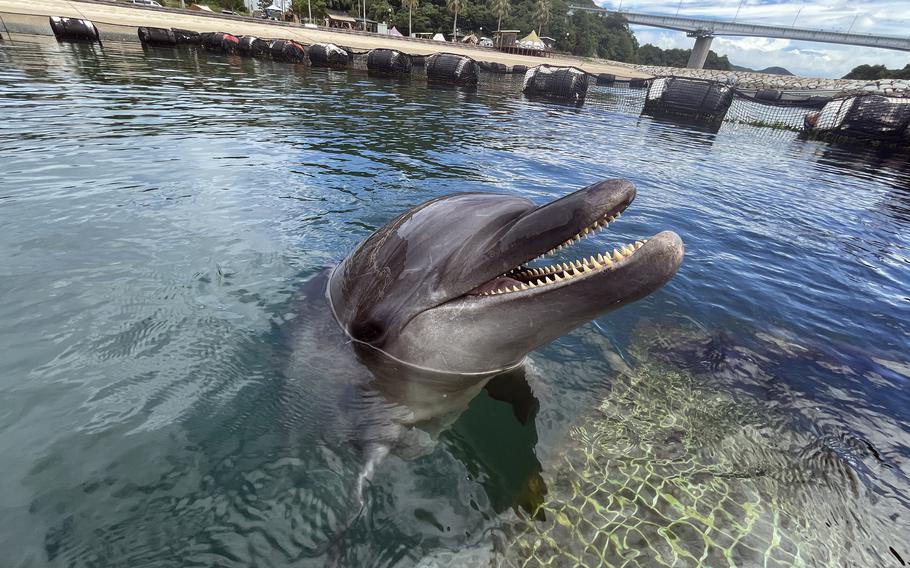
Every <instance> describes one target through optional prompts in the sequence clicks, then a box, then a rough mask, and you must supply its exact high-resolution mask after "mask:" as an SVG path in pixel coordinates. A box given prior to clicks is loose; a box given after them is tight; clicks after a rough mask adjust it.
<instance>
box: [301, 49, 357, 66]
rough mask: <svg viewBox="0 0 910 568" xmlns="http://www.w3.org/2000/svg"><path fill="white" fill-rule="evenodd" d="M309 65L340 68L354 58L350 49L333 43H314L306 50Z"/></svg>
mask: <svg viewBox="0 0 910 568" xmlns="http://www.w3.org/2000/svg"><path fill="white" fill-rule="evenodd" d="M307 55H309V57H310V65H312V66H313V67H332V68H335V69H342V68H344V67H347V66H348V64H349V63H350V62H351V61H352V60H353V59H354V57H353V55H352V54H351V52H350V51H348V50H346V49H344V48H341V47H338V46H337V45H335V44H334V43H314V44H313V45H311V46H310V48H309V49H308V50H307Z"/></svg>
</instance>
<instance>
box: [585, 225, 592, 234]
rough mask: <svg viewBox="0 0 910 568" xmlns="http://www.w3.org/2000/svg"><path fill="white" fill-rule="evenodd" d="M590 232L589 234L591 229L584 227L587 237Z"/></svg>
mask: <svg viewBox="0 0 910 568" xmlns="http://www.w3.org/2000/svg"><path fill="white" fill-rule="evenodd" d="M590 232H591V227H585V234H586V235H587V234H588V233H590Z"/></svg>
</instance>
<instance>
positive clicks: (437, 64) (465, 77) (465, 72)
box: [427, 53, 477, 86]
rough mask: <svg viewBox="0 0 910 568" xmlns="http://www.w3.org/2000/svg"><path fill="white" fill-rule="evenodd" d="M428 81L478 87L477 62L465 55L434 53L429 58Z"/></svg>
mask: <svg viewBox="0 0 910 568" xmlns="http://www.w3.org/2000/svg"><path fill="white" fill-rule="evenodd" d="M427 81H429V82H432V83H451V84H454V85H461V86H475V85H477V62H476V61H474V60H473V59H471V58H470V57H466V56H464V55H456V54H454V53H434V54H433V55H431V56H429V57H427Z"/></svg>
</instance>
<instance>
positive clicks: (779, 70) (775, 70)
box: [733, 65, 793, 75]
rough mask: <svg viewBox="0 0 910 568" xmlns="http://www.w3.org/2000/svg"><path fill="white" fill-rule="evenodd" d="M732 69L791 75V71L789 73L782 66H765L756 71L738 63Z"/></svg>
mask: <svg viewBox="0 0 910 568" xmlns="http://www.w3.org/2000/svg"><path fill="white" fill-rule="evenodd" d="M733 70H734V71H750V72H752V73H767V74H768V75H793V73H790V72H789V71H787V70H786V69H784V68H783V67H766V68H764V69H761V70H759V71H756V70H755V69H749V68H748V67H740V66H739V65H734V66H733Z"/></svg>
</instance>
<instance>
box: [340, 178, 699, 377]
mask: <svg viewBox="0 0 910 568" xmlns="http://www.w3.org/2000/svg"><path fill="white" fill-rule="evenodd" d="M634 198H635V187H634V185H632V183H630V182H628V181H625V180H606V181H601V182H598V183H595V184H593V185H589V186H588V187H585V188H583V189H580V190H578V191H576V192H574V193H571V194H569V195H567V196H565V197H562V198H561V199H558V200H556V201H553V202H552V203H548V204H546V205H543V206H540V207H538V206H536V205H535V204H534V203H533V202H531V201H530V200H527V199H524V198H521V197H515V196H509V195H498V194H492V193H462V194H454V195H446V196H443V197H439V198H437V199H433V200H431V201H429V202H427V203H424V204H422V205H419V206H417V207H415V208H414V209H411V210H410V211H408V212H406V213H404V214H402V215H400V216H399V217H397V218H396V219H394V220H393V221H391V222H390V223H388V224H387V225H385V226H384V227H382V228H381V229H379V230H378V231H376V232H375V233H374V234H373V235H371V236H370V237H369V238H367V239H366V240H365V241H364V242H363V243H361V244H360V246H358V247H357V249H356V250H355V251H354V252H353V253H352V254H351V255H349V256H348V257H347V258H345V259H344V261H342V262H341V264H339V265H338V266H337V267H336V268H335V269H334V270H333V272H332V274H331V277H330V279H329V284H328V300H329V303H330V305H331V307H332V310H333V313H334V315H335V318H336V320H337V322H338V324H339V326H341V328H342V329H343V330H344V331H345V332H346V333H347V334H348V336H349V337H350V338H351V339H352V340H354V341H355V342H357V343H358V344H360V345H361V346H363V347H364V348H367V349H372V350H376V351H379V352H382V353H383V354H385V356H387V357H390V358H392V359H394V360H397V361H401V362H402V363H405V364H407V365H410V366H412V367H414V368H421V369H426V370H433V371H439V372H443V373H454V374H459V375H466V376H470V375H486V374H490V373H496V372H501V371H504V370H507V369H510V368H514V367H516V366H518V365H520V364H521V362H522V360H523V359H524V357H525V356H526V355H527V354H528V353H529V352H530V351H532V350H534V349H535V348H537V347H540V346H541V345H544V344H546V343H549V342H550V341H552V340H554V339H556V338H557V337H559V336H561V335H564V334H565V333H566V332H568V331H570V330H571V329H573V328H575V327H577V326H579V325H581V324H583V323H586V322H588V321H590V320H592V319H594V318H596V317H599V316H601V315H603V314H605V313H607V312H610V311H613V310H616V309H618V308H621V307H622V306H624V305H626V304H629V303H631V302H634V301H635V300H638V299H640V298H643V297H645V296H647V295H648V294H650V293H651V292H653V291H654V290H656V289H658V288H660V287H661V286H663V285H664V284H666V283H667V282H668V281H669V280H670V279H671V278H672V277H673V275H674V274H675V273H676V271H677V270H678V269H679V266H680V264H681V263H682V258H683V251H684V247H683V243H682V240H681V239H680V238H679V236H678V235H676V234H675V233H673V232H670V231H665V232H661V233H658V234H657V235H655V236H653V237H651V238H650V239H645V240H641V241H637V242H635V243H632V244H627V245H623V246H621V247H619V248H616V249H613V250H612V251H604V253H602V254H599V255H597V256H596V257H593V256H592V257H589V258H580V259H575V260H566V261H559V262H552V263H549V264H547V263H542V264H540V265H537V264H531V263H532V261H535V260H537V259H541V258H542V257H545V256H546V255H548V254H550V253H553V252H556V251H558V250H561V249H563V248H566V247H569V246H571V245H572V244H573V243H575V242H577V241H579V240H581V239H582V238H584V237H586V236H589V235H591V234H593V233H594V232H596V231H598V230H604V229H607V228H608V226H609V224H610V223H613V222H614V221H615V220H616V219H617V218H618V217H619V216H620V215H621V214H622V213H623V211H625V210H626V208H627V207H628V206H629V205H630V204H631V203H632V200H633V199H634Z"/></svg>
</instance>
